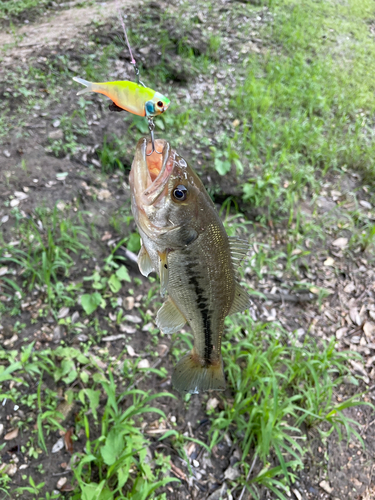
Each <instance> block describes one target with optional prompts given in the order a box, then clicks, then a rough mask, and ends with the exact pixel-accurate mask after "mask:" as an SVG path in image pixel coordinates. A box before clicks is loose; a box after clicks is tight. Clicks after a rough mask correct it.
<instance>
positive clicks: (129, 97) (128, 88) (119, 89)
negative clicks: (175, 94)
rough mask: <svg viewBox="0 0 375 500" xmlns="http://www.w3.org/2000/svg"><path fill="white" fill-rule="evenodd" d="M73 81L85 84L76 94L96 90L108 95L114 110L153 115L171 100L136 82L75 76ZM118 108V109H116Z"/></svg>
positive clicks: (159, 112) (162, 111)
mask: <svg viewBox="0 0 375 500" xmlns="http://www.w3.org/2000/svg"><path fill="white" fill-rule="evenodd" d="M73 80H74V81H76V82H78V83H81V84H82V85H85V87H86V88H85V89H83V90H80V91H79V92H78V93H77V95H81V94H86V93H87V92H97V93H99V94H104V95H105V96H107V97H109V98H110V99H111V100H112V102H113V103H114V105H115V106H114V107H111V108H110V109H112V110H114V111H121V110H123V109H124V110H125V111H128V112H129V113H133V114H134V115H138V116H147V117H150V118H151V117H154V116H157V115H160V114H161V113H164V111H166V110H167V109H168V107H169V105H170V103H171V101H170V100H169V99H168V98H167V97H165V96H164V95H163V94H160V92H155V90H152V89H150V88H148V87H144V86H143V85H141V84H138V83H136V82H128V81H119V82H104V83H93V82H88V81H87V80H84V79H83V78H79V77H77V76H75V77H74V78H73ZM116 108H118V109H116Z"/></svg>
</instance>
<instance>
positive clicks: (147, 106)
mask: <svg viewBox="0 0 375 500" xmlns="http://www.w3.org/2000/svg"><path fill="white" fill-rule="evenodd" d="M117 12H118V16H119V20H120V23H121V26H122V29H123V31H124V35H125V41H126V44H127V46H128V49H129V53H130V58H131V61H130V62H131V64H133V66H134V72H135V77H136V79H137V82H128V81H118V82H103V83H93V82H88V81H87V80H84V79H83V78H78V77H77V76H75V77H74V78H73V80H74V81H76V82H78V83H81V84H82V85H85V87H86V88H85V89H83V90H81V91H79V92H78V93H77V95H81V94H86V93H87V92H97V93H99V94H104V95H105V96H107V97H109V98H110V99H111V100H112V104H111V105H110V106H109V109H110V110H111V111H122V110H125V111H128V112H129V113H133V114H134V115H138V116H145V117H146V118H147V120H148V128H149V130H150V135H151V152H150V153H149V154H148V155H147V156H150V155H152V154H153V153H154V152H155V153H158V154H162V152H159V151H157V150H156V148H155V136H154V131H155V124H154V120H153V119H154V117H155V116H158V115H160V114H161V113H164V111H166V110H167V109H168V107H169V105H170V103H171V101H170V100H169V99H168V98H167V97H165V96H164V95H163V94H160V92H155V90H152V89H150V88H148V87H146V86H145V84H144V83H142V82H141V81H140V79H139V69H138V66H137V63H136V61H135V59H134V57H133V53H132V49H131V47H130V43H129V40H128V35H127V33H126V28H125V23H124V20H123V18H122V16H121V12H120V8H119V6H118V5H117Z"/></svg>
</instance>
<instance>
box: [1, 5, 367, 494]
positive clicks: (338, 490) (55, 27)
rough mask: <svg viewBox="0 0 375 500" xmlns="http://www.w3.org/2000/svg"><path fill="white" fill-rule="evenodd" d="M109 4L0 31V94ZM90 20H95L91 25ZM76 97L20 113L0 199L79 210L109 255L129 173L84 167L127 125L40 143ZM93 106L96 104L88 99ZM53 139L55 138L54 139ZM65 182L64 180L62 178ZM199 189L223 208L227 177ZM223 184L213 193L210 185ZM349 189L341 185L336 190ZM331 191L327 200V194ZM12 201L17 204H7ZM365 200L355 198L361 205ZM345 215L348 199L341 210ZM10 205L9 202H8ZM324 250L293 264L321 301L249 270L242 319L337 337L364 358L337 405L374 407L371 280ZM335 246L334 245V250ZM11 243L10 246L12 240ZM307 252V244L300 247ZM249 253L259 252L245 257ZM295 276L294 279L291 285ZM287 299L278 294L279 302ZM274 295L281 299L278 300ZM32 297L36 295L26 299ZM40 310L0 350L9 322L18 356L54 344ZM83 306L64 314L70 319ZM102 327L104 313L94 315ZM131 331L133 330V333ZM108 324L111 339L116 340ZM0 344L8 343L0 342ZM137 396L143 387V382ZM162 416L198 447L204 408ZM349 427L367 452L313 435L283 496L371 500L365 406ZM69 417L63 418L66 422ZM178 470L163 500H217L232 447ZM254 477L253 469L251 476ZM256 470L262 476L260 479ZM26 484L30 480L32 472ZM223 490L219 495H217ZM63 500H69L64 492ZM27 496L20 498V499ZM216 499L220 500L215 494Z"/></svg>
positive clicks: (354, 181)
mask: <svg viewBox="0 0 375 500" xmlns="http://www.w3.org/2000/svg"><path fill="white" fill-rule="evenodd" d="M127 4H128V5H129V6H130V5H133V8H137V2H135V1H132V2H131V1H129V2H127ZM115 9H116V2H107V3H106V4H105V5H104V4H95V5H93V6H91V7H87V8H80V9H75V8H74V7H73V8H70V9H69V10H65V11H60V12H54V13H53V14H49V15H47V16H46V18H45V19H43V22H35V23H29V24H26V25H23V26H22V27H20V28H17V29H16V33H17V39H18V40H20V43H17V45H14V34H11V33H7V32H2V33H0V44H1V45H3V46H5V45H7V46H8V48H7V49H6V52H5V57H4V58H3V61H2V69H0V95H2V92H4V89H5V88H6V86H7V84H6V81H4V79H3V75H4V74H5V70H6V69H8V68H9V67H11V66H12V65H27V63H28V59H29V58H30V57H33V58H35V59H34V61H39V64H41V65H43V58H49V57H53V56H54V55H55V54H56V51H59V50H61V46H62V45H63V46H64V48H65V49H66V50H69V51H71V52H74V50H75V47H76V43H78V42H77V41H78V40H79V38H80V37H83V36H86V33H87V31H90V30H91V29H92V23H93V21H94V20H95V19H100V20H101V21H103V17H107V18H110V17H111V16H114V15H115ZM96 16H97V17H96ZM75 105H76V96H75V91H74V89H73V87H71V88H69V90H68V92H66V95H64V96H63V98H62V101H61V103H60V104H59V105H58V108H56V109H54V110H52V111H51V114H50V115H49V116H41V115H40V114H38V112H37V111H36V113H35V114H34V115H33V116H27V117H26V122H25V123H24V125H23V127H26V128H27V131H28V137H27V138H25V136H22V137H20V138H19V137H17V133H13V134H12V136H7V137H5V138H4V139H3V141H2V144H1V151H0V199H1V200H3V201H5V200H11V199H17V195H16V197H15V193H24V194H25V196H21V197H19V198H18V204H17V206H18V207H19V209H20V210H22V211H23V212H24V213H25V214H26V215H28V214H31V213H32V212H33V210H34V209H35V208H37V207H40V206H41V205H44V206H46V207H53V206H55V205H56V204H59V205H58V206H60V207H61V210H64V207H69V206H74V204H75V200H79V201H80V210H82V213H84V214H87V213H90V214H91V215H90V216H89V217H88V216H87V215H83V217H84V220H85V221H86V222H87V223H88V224H89V223H92V224H93V225H94V226H95V230H96V231H97V233H98V234H99V235H100V240H102V241H96V242H95V243H93V244H94V245H96V246H97V248H95V255H96V259H98V260H99V259H100V258H101V257H103V256H105V255H106V254H107V252H108V248H109V245H113V244H114V242H116V241H118V240H119V239H120V235H119V234H116V233H115V231H113V230H112V229H111V228H109V226H108V221H109V219H110V217H111V215H112V214H114V213H116V212H117V211H119V210H121V208H122V207H123V206H124V205H127V204H129V189H128V179H127V175H128V174H127V173H126V174H125V175H122V174H121V173H116V174H114V175H112V176H111V177H109V178H108V181H107V182H103V179H102V177H101V176H100V175H99V173H98V171H95V170H92V169H89V168H87V165H88V164H89V163H90V161H91V160H92V159H95V158H96V154H95V151H96V148H97V145H98V144H100V143H101V141H102V140H103V136H104V131H105V133H106V134H108V133H110V131H111V130H112V131H113V130H117V129H118V128H119V127H122V129H123V133H124V134H125V133H126V128H125V125H124V122H123V119H122V116H117V115H116V114H115V113H113V114H111V113H109V112H108V113H107V114H106V115H105V113H104V118H103V119H101V120H100V122H98V121H95V119H93V122H92V125H91V130H92V134H91V135H90V136H89V138H88V139H87V144H86V145H87V146H90V147H91V152H90V150H89V152H88V153H87V151H86V152H85V153H83V154H80V155H77V156H75V157H73V158H72V157H69V156H65V157H55V156H54V155H52V154H50V153H48V152H47V151H46V146H47V145H48V143H49V140H48V139H49V138H51V137H53V134H56V127H54V125H53V122H54V116H58V115H59V114H60V112H61V110H63V109H74V106H75ZM97 105H98V107H100V106H101V105H100V100H98V101H97ZM51 134H52V135H51ZM131 157H132V151H127V152H125V153H124V158H125V159H126V161H127V162H128V164H130V162H131ZM22 160H24V161H25V163H26V165H27V167H26V169H25V170H21V169H20V168H16V167H15V165H18V164H20V162H21V161H22ZM62 173H67V175H66V176H64V175H63V176H62V175H59V174H62ZM203 179H204V180H205V182H206V183H207V184H209V183H210V182H211V183H212V185H213V186H215V189H216V191H217V192H218V197H217V200H220V199H225V197H226V196H227V195H228V194H233V186H231V185H230V184H228V183H226V182H225V179H224V180H223V179H221V178H218V177H217V176H215V175H212V176H210V177H209V176H207V173H205V174H204V175H203ZM218 182H220V184H219V185H218V184H217V183H218ZM336 182H337V179H334V178H332V179H331V180H330V185H329V186H327V189H326V195H325V196H321V197H320V199H319V200H318V202H317V204H318V210H319V211H320V212H321V213H322V214H325V213H327V212H330V214H331V215H332V217H334V214H335V211H341V212H343V211H345V204H342V203H341V204H340V206H339V204H338V202H339V201H341V200H342V199H343V195H340V193H339V196H337V194H335V193H336V191H337V185H336ZM340 182H341V183H342V184H341V187H340V191H341V192H343V193H344V192H346V191H348V190H349V188H350V190H351V191H353V190H360V189H361V179H360V178H359V177H358V176H357V175H355V176H352V175H350V174H348V175H347V178H346V179H345V181H344V182H343V181H340ZM345 182H346V184H347V185H346V186H345V185H343V184H345ZM335 190H336V191H335ZM14 197H15V198H14ZM365 198H366V193H363V199H365ZM347 204H348V206H349V204H350V200H348V201H347ZM13 206H15V205H13ZM241 209H242V211H243V212H244V213H246V214H247V215H248V216H249V218H250V219H251V217H253V216H254V214H252V212H251V209H250V207H246V206H243V207H241ZM312 210H313V202H312V201H311V203H308V202H306V204H305V212H306V214H307V216H308V214H309V213H312ZM0 221H1V222H2V224H1V231H2V233H3V237H4V240H5V241H9V239H10V238H11V236H12V232H11V228H12V227H13V225H14V224H15V218H14V216H13V215H12V214H11V208H10V206H5V204H4V203H2V204H1V205H0ZM270 234H271V235H272V236H273V241H274V246H275V248H278V247H280V248H282V246H283V229H282V228H276V229H275V228H273V227H269V232H268V234H265V233H264V229H261V228H260V229H259V233H258V234H257V235H256V238H255V240H256V241H257V242H261V241H262V239H264V240H267V241H269V239H268V238H269V235H270ZM328 242H329V248H328V253H327V249H319V248H316V249H315V252H314V253H313V254H312V256H310V257H309V261H308V266H304V265H303V262H301V266H300V269H299V272H300V278H301V280H302V279H305V280H308V281H309V282H310V283H313V284H314V285H315V286H316V287H323V288H325V289H328V290H329V291H330V294H329V295H328V296H326V297H325V298H324V299H323V300H322V303H321V304H319V302H318V301H317V300H311V299H312V298H313V294H311V292H306V293H304V294H302V295H301V293H300V292H299V293H297V292H296V291H295V290H293V284H292V283H293V280H292V278H291V276H290V275H289V272H288V271H287V270H286V269H283V268H281V269H280V275H279V277H278V278H277V279H276V277H275V276H273V275H272V276H269V277H266V278H262V279H261V280H260V279H258V278H257V276H256V274H255V273H254V272H253V270H252V269H251V268H248V269H247V270H246V279H247V280H248V282H249V283H250V284H251V286H252V287H253V288H254V289H255V290H259V291H261V292H262V293H265V294H267V297H268V299H267V300H264V299H259V298H256V297H254V298H253V304H252V308H251V311H250V313H251V314H252V315H253V317H254V318H257V319H262V320H277V321H279V322H280V323H281V324H282V326H283V327H284V328H285V329H286V330H287V331H290V332H292V331H295V330H297V331H298V332H299V335H300V337H301V342H302V341H303V338H304V337H305V335H313V336H315V337H317V338H322V339H328V338H329V337H330V335H331V334H332V332H335V335H336V338H337V341H338V347H337V348H338V349H339V350H347V349H348V348H350V349H352V350H354V351H358V352H360V353H361V354H362V355H363V357H364V360H365V362H364V364H360V363H354V362H353V366H352V368H353V371H354V372H355V373H356V375H357V376H358V377H359V378H360V380H361V382H360V387H359V388H358V387H355V386H354V385H353V384H352V381H351V380H348V381H347V384H346V385H345V387H344V389H343V392H342V394H338V395H337V398H338V401H340V398H341V400H342V399H343V398H345V397H346V396H348V395H351V394H353V392H355V391H361V390H363V391H366V393H365V395H364V400H365V401H368V402H373V403H374V402H375V367H374V361H375V279H374V270H373V269H372V265H371V261H370V257H367V256H366V255H364V254H362V253H358V258H353V259H348V257H347V256H346V255H344V253H343V247H342V246H341V247H340V244H338V243H337V242H334V241H332V239H331V240H330V239H329V235H328ZM339 243H340V242H339ZM15 244H16V243H15ZM307 244H308V245H310V246H313V245H314V244H313V242H307ZM253 251H256V248H254V249H253ZM328 258H331V259H334V261H335V264H336V266H335V268H333V267H332V266H331V265H329V262H328V263H327V259H328ZM85 266H86V269H87V270H86V271H85V273H84V272H83V270H82V264H81V263H80V262H79V261H76V263H75V266H74V268H73V269H72V270H71V273H72V274H74V276H75V279H76V280H80V279H82V277H83V276H84V275H87V274H88V272H89V271H90V269H94V267H95V262H93V261H91V262H89V261H87V262H85ZM129 270H130V273H131V275H132V276H134V277H137V278H140V279H141V280H142V285H141V286H140V287H139V290H138V291H139V294H141V295H144V294H146V293H147V291H148V288H149V286H150V285H149V282H148V280H146V279H143V278H142V277H141V276H140V274H139V272H138V270H137V268H136V267H134V266H133V265H132V263H131V262H129ZM294 279H295V278H294ZM285 290H287V291H288V294H287V295H286V296H283V295H281V293H282V294H284V293H285ZM280 292H281V293H280ZM35 300H38V297H36V298H35ZM36 308H37V305H36V304H35V303H34V304H31V305H30V304H29V305H27V306H25V307H24V309H23V312H22V315H21V317H20V318H18V317H17V318H14V317H11V316H8V317H3V318H2V322H1V324H2V330H1V332H0V334H1V339H2V342H6V341H8V340H9V339H11V338H12V336H13V326H14V322H15V320H17V321H20V322H21V323H25V324H26V328H25V329H24V330H23V332H22V333H21V334H20V335H19V336H18V337H17V339H14V340H13V341H11V342H10V343H6V345H7V348H8V349H18V348H19V347H20V346H21V344H22V339H23V338H24V337H28V338H34V339H35V340H37V344H39V346H47V345H53V340H52V337H53V331H54V326H55V325H54V324H53V320H51V322H50V323H49V322H48V321H46V322H44V321H42V320H41V319H37V320H36V321H35V320H33V321H32V319H33V317H34V311H35V309H36ZM79 310H80V308H79V306H77V307H76V308H71V309H70V311H69V314H70V315H72V314H74V313H75V311H78V312H79ZM97 314H98V318H99V321H102V319H101V318H100V315H101V312H100V311H98V313H97ZM130 326H131V325H130ZM121 333H123V332H121V331H120V330H119V328H118V326H116V325H115V324H114V325H113V329H112V331H111V332H109V335H117V334H121ZM64 340H65V341H66V343H67V344H68V345H74V342H76V340H75V339H74V338H67V337H66V338H65V339H64ZM147 343H148V333H147V331H144V332H141V333H140V335H137V336H136V337H134V338H133V340H132V346H133V348H134V350H135V351H136V352H143V351H145V348H146V346H147ZM166 344H167V345H166V346H165V345H164V344H161V345H159V346H158V349H160V350H161V351H163V350H164V349H166V350H167V352H168V351H169V347H170V346H169V345H168V341H166ZM4 345H5V344H4ZM108 345H109V347H110V350H111V351H113V353H116V352H119V351H120V350H122V349H123V348H124V347H125V340H124V339H123V338H119V339H117V340H114V341H111V342H110V344H108ZM163 364H164V365H165V367H166V368H167V369H168V370H169V371H170V369H171V368H172V362H171V359H170V358H169V356H168V355H166V356H165V358H163ZM139 387H141V388H145V387H146V383H144V387H142V383H140V385H139ZM163 387H165V388H167V389H168V390H169V389H171V385H170V380H167V381H165V382H164V383H163V384H161V385H160V386H159V387H157V389H158V390H160V389H162V388H163ZM11 406H12V404H11V402H10V401H8V402H7V403H6V404H3V405H2V406H0V421H1V422H3V423H4V424H5V426H6V425H7V419H9V415H10V414H11V413H12V408H11ZM164 411H165V413H167V414H169V415H174V416H175V417H176V421H177V425H178V428H179V429H182V431H183V432H185V431H186V432H189V433H191V435H192V436H194V437H197V438H199V439H201V440H203V441H207V424H208V423H209V421H208V419H207V415H206V411H205V402H204V399H203V397H202V396H193V397H192V399H191V402H190V406H189V408H188V411H187V412H185V409H184V406H183V404H182V403H181V402H179V401H178V400H176V401H175V402H173V403H170V401H169V400H168V401H167V400H166V401H165V407H164ZM347 413H348V415H350V417H351V418H353V419H354V420H356V421H357V422H359V423H360V434H361V436H362V438H363V439H364V442H365V444H366V448H365V449H363V448H362V446H361V444H360V443H359V442H357V440H355V439H353V440H352V441H351V442H350V444H349V445H348V446H347V443H346V441H342V442H340V443H338V439H337V435H335V434H332V435H331V436H330V437H329V438H328V439H327V440H326V441H325V442H322V440H321V439H320V438H319V435H318V434H317V433H311V434H310V435H308V440H307V443H306V446H307V447H308V449H309V453H308V458H307V461H306V467H305V469H304V470H303V471H302V472H301V473H300V474H299V477H298V480H297V481H296V483H295V484H294V485H293V486H292V489H291V492H292V493H291V498H294V499H297V500H301V499H304V500H307V499H318V498H319V499H327V500H328V499H332V500H338V499H340V500H346V499H351V500H359V499H363V500H370V499H372V498H375V478H374V467H375V434H374V429H375V413H374V411H373V410H372V409H371V408H369V407H366V406H363V407H358V408H352V409H349V410H347ZM69 418H70V419H72V418H73V417H72V416H69V417H68V419H69ZM151 424H152V423H151V422H149V427H148V428H147V430H146V432H148V433H149V436H150V439H151V441H152V446H151V449H152V450H155V449H156V450H157V449H158V447H167V446H168V445H167V444H164V443H160V442H158V441H157V439H156V438H154V437H153V436H157V433H154V434H153V432H154V431H155V429H154V428H153V427H152V425H151ZM56 439H57V437H56V436H49V438H48V440H47V447H48V448H49V447H52V445H53V444H54V442H55V441H56ZM22 442H23V438H22V437H20V438H18V439H17V440H13V441H9V442H7V443H6V446H5V448H3V449H2V450H1V454H2V459H3V461H5V462H7V461H9V460H10V458H11V457H12V456H13V455H14V454H16V455H17V456H18V457H19V460H20V464H21V462H22V453H21V452H20V446H21V445H22ZM83 445H84V440H83V438H82V439H81V440H78V441H77V442H76V443H75V446H76V449H79V447H80V446H83ZM170 453H171V455H172V461H173V464H174V470H175V473H176V475H177V476H178V477H180V479H182V483H181V486H180V487H179V489H178V490H176V491H174V492H173V491H172V492H171V491H170V488H167V490H166V491H167V495H168V498H171V499H172V498H173V499H181V500H183V499H190V498H192V499H198V498H199V499H206V500H215V499H219V498H220V494H221V493H223V494H224V491H225V480H224V473H225V471H227V470H228V468H229V467H230V466H231V465H233V464H234V463H235V462H236V461H237V460H238V458H237V453H236V449H235V448H234V447H233V446H232V443H231V442H230V440H228V441H223V442H222V443H221V444H220V445H218V446H217V447H216V448H215V449H214V450H213V454H212V456H210V457H209V456H208V455H207V454H206V453H203V451H202V450H200V449H199V447H198V446H195V447H194V446H193V447H192V449H191V458H194V457H196V458H197V459H198V460H199V461H200V463H201V466H200V469H201V470H198V471H197V474H196V477H195V479H194V481H193V480H192V479H191V478H189V477H188V473H187V469H186V467H185V466H184V464H183V463H181V459H180V458H179V457H178V456H177V455H176V454H175V453H174V452H173V450H170ZM68 460H69V454H68V453H67V452H66V451H65V450H61V451H60V452H59V453H56V454H53V455H49V456H43V458H42V459H39V460H36V461H35V463H33V464H32V467H33V468H35V469H36V467H37V466H38V465H40V464H42V465H43V467H44V469H45V470H46V472H47V474H46V475H44V476H40V481H42V480H43V481H47V485H46V489H47V491H52V490H54V489H55V487H56V483H57V480H58V479H59V476H60V475H61V463H64V462H67V461H68ZM256 472H257V467H256V466H255V469H254V473H256ZM258 472H259V471H258ZM21 473H22V470H19V471H18V472H17V474H15V475H14V477H13V481H14V484H15V485H20V484H21V481H20V476H21ZM35 477H36V478H38V473H37V471H36V472H35ZM223 485H224V486H223ZM67 495H68V496H67V497H69V493H67ZM24 498H25V499H26V498H27V496H26V494H25V496H24ZM224 498H225V496H224ZM245 498H246V497H243V500H244V499H245ZM262 498H264V499H268V498H275V497H274V496H272V494H270V493H269V492H265V491H264V492H263V494H262Z"/></svg>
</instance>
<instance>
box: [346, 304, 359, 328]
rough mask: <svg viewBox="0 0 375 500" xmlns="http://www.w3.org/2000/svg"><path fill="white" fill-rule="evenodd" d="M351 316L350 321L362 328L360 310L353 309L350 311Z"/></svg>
mask: <svg viewBox="0 0 375 500" xmlns="http://www.w3.org/2000/svg"><path fill="white" fill-rule="evenodd" d="M349 316H350V319H351V320H352V322H353V323H355V324H356V325H358V326H360V325H361V324H362V320H361V317H360V315H359V313H358V309H357V308H356V307H351V308H350V309H349Z"/></svg>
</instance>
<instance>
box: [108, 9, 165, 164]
mask: <svg viewBox="0 0 375 500" xmlns="http://www.w3.org/2000/svg"><path fill="white" fill-rule="evenodd" d="M116 8H117V14H118V18H119V19H120V23H121V26H122V30H123V32H124V35H125V41H126V44H127V46H128V49H129V53H130V58H131V60H130V62H131V64H132V65H133V67H134V73H135V78H136V81H137V83H138V85H143V87H146V85H145V84H144V83H143V82H142V81H141V80H140V79H139V68H138V66H137V62H136V60H135V59H134V56H133V52H132V49H131V47H130V43H129V39H128V34H127V32H126V27H125V23H124V19H123V17H122V15H121V11H120V7H119V5H118V2H116ZM148 129H149V131H150V136H151V153H149V154H147V156H151V155H152V153H154V152H155V153H157V154H158V155H161V154H162V153H163V151H161V152H160V153H159V151H157V149H156V148H155V136H154V130H155V123H154V120H153V119H152V118H151V117H148Z"/></svg>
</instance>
